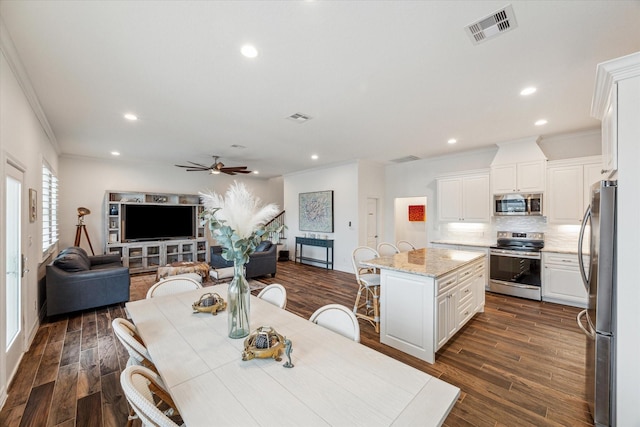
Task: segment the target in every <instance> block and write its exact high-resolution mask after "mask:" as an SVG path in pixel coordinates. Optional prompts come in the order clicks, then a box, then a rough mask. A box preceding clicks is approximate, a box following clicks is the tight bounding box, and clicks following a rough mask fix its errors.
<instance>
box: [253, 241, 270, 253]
mask: <svg viewBox="0 0 640 427" xmlns="http://www.w3.org/2000/svg"><path fill="white" fill-rule="evenodd" d="M271 245H272V243H271V242H270V241H268V240H263V241H262V242H260V243H259V244H258V246H256V252H266V251H268V250H269V248H271Z"/></svg>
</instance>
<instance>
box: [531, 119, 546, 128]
mask: <svg viewBox="0 0 640 427" xmlns="http://www.w3.org/2000/svg"><path fill="white" fill-rule="evenodd" d="M547 123H548V122H547V121H546V120H545V119H540V120H538V121H537V122H535V123H534V124H535V125H536V126H544V125H546V124H547Z"/></svg>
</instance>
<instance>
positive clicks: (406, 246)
mask: <svg viewBox="0 0 640 427" xmlns="http://www.w3.org/2000/svg"><path fill="white" fill-rule="evenodd" d="M396 248H398V250H399V251H400V252H409V251H414V250H415V249H416V247H415V246H413V244H412V243H411V242H409V241H407V240H398V242H397V243H396Z"/></svg>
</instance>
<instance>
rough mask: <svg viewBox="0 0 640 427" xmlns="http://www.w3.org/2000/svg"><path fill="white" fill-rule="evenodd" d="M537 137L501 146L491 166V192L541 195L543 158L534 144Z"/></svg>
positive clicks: (543, 184) (543, 181)
mask: <svg viewBox="0 0 640 427" xmlns="http://www.w3.org/2000/svg"><path fill="white" fill-rule="evenodd" d="M539 140H540V137H530V138H524V139H522V140H518V141H511V142H503V143H500V144H497V145H498V152H497V153H496V156H495V157H494V158H493V161H492V162H491V192H492V193H493V194H507V193H543V192H544V189H545V180H546V167H547V157H546V156H545V155H544V153H543V152H542V150H541V149H540V147H539V146H538V141H539Z"/></svg>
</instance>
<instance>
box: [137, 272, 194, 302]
mask: <svg viewBox="0 0 640 427" xmlns="http://www.w3.org/2000/svg"><path fill="white" fill-rule="evenodd" d="M200 288H202V285H201V284H200V283H198V282H197V281H195V280H193V279H191V278H189V277H184V276H175V277H167V278H166V279H162V280H160V281H159V282H158V283H156V284H155V285H153V286H152V287H150V288H149V290H148V291H147V298H153V297H159V296H162V295H171V294H177V293H180V292H186V291H192V290H194V289H200Z"/></svg>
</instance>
